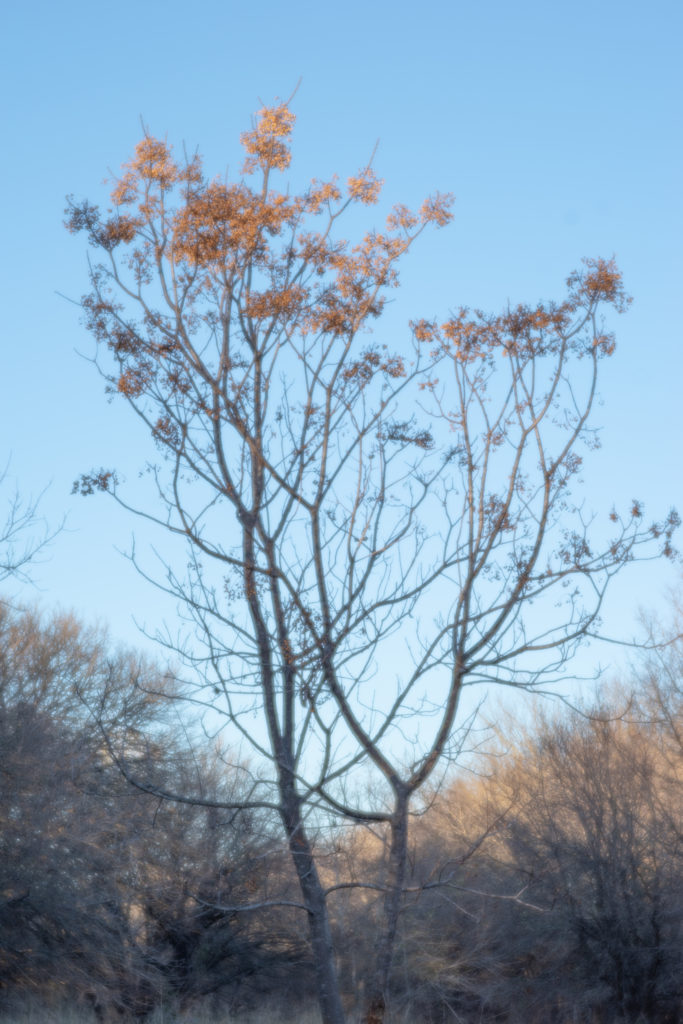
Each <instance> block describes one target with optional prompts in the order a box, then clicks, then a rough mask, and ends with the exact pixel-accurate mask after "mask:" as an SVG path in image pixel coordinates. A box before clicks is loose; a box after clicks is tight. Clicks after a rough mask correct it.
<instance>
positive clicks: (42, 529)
mask: <svg viewBox="0 0 683 1024" xmlns="http://www.w3.org/2000/svg"><path fill="white" fill-rule="evenodd" d="M8 470H9V467H8V466H5V468H4V470H3V471H2V472H0V488H2V487H6V486H7V484H8V476H9V472H8ZM39 504H40V496H39V497H38V498H28V499H26V500H23V499H22V497H21V495H20V494H19V492H18V491H17V490H14V491H13V492H12V493H10V494H9V496H8V497H7V502H6V506H5V507H6V512H5V518H4V521H3V522H2V523H0V583H4V582H5V581H6V580H8V579H9V578H10V577H14V578H19V579H21V580H24V581H25V580H26V579H28V575H27V571H28V566H29V563H31V562H34V561H35V560H36V558H38V557H39V556H40V554H41V552H42V551H44V550H45V548H46V547H47V546H48V545H49V544H50V542H51V541H52V540H54V537H55V536H56V534H57V533H58V532H59V529H58V530H56V531H51V530H50V529H49V527H48V526H47V525H46V524H45V521H44V520H43V518H42V516H41V515H40V513H39Z"/></svg>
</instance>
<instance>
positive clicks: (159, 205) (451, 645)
mask: <svg viewBox="0 0 683 1024" xmlns="http://www.w3.org/2000/svg"><path fill="white" fill-rule="evenodd" d="M293 122H294V117H293V115H292V113H291V111H290V110H289V108H288V106H287V105H286V104H279V105H276V106H274V107H271V108H265V109H263V110H261V111H260V112H259V114H258V116H257V118H256V120H255V122H254V125H253V128H252V130H251V131H248V132H246V133H245V134H244V135H243V136H242V141H243V144H244V146H245V148H246V154H247V155H246V161H245V165H244V168H243V174H244V177H243V178H242V180H240V181H238V182H235V183H223V182H220V181H218V180H208V179H207V178H206V177H205V176H204V173H203V170H202V165H201V161H200V159H199V157H198V156H194V157H192V158H190V159H187V160H185V161H184V162H182V161H181V162H178V161H176V160H174V158H173V156H172V153H171V150H170V148H169V147H168V146H167V145H166V144H165V143H164V142H161V141H159V140H157V139H155V138H152V137H151V136H146V137H145V138H143V140H142V141H141V142H140V144H139V145H138V147H137V149H136V153H135V156H134V158H133V160H132V161H131V162H130V163H129V164H128V165H126V167H125V168H124V171H123V174H122V176H121V178H120V180H119V181H118V183H117V184H116V186H115V188H114V190H113V193H112V198H113V204H114V205H113V208H112V209H110V210H109V211H108V212H107V213H106V214H102V215H101V214H100V212H99V211H98V209H97V208H96V207H93V206H91V205H90V204H88V203H87V202H82V203H76V202H71V203H70V208H69V214H68V226H69V227H70V229H71V230H72V231H81V230H83V231H85V232H86V234H87V236H88V238H89V242H90V244H91V246H92V247H93V248H94V249H95V250H97V251H99V253H100V255H101V257H102V259H101V262H97V263H94V264H93V266H92V270H91V283H92V291H91V293H90V294H89V295H88V296H86V297H85V298H84V299H83V309H84V312H85V318H86V324H87V326H88V328H89V329H90V330H91V331H92V332H93V333H94V335H95V337H96V339H97V341H98V342H99V343H100V344H101V345H102V346H103V347H104V348H106V349H108V353H109V356H108V359H107V360H105V361H103V362H102V364H101V369H102V373H103V374H104V376H105V377H106V379H107V382H108V387H109V389H110V391H111V392H112V393H114V394H117V395H120V396H122V397H123V398H125V399H126V400H127V401H128V403H129V404H130V406H131V407H132V408H133V410H134V411H135V412H136V413H137V415H138V416H139V417H140V420H141V422H142V424H143V426H144V427H145V428H146V430H148V431H149V432H150V433H151V435H152V437H153V438H154V440H155V442H156V444H157V445H158V448H159V450H160V452H161V455H162V458H161V460H160V462H159V464H155V465H152V466H150V467H149V468H150V471H151V476H152V480H153V483H154V485H155V488H156V490H155V497H154V499H153V502H155V504H150V505H148V506H145V507H141V508H139V509H137V511H138V512H139V513H140V514H142V515H144V516H145V517H146V518H147V519H151V520H152V521H154V522H156V523H157V524H159V525H160V526H161V527H163V529H164V530H167V531H169V532H170V533H171V534H172V535H174V536H176V537H181V538H184V539H185V540H186V541H187V543H188V551H189V566H188V570H187V573H185V571H184V568H183V569H182V571H181V569H179V568H178V567H177V566H176V565H175V564H169V565H167V567H166V569H165V571H164V574H163V576H162V578H161V579H159V580H158V583H159V585H160V586H162V587H163V588H164V589H165V590H167V591H168V592H170V593H171V594H173V595H175V596H176V597H178V598H179V600H180V603H181V606H182V608H183V610H184V614H185V615H186V616H187V618H188V620H189V622H190V624H191V625H192V627H194V628H193V632H192V638H191V641H188V643H187V644H186V645H184V646H183V653H184V655H185V657H186V659H187V661H188V663H189V664H190V665H193V666H194V667H195V669H196V670H197V674H196V684H195V687H194V690H193V691H192V693H191V694H190V696H191V699H192V700H194V701H195V702H196V703H197V705H198V706H200V707H201V706H203V707H205V708H206V709H207V710H210V712H211V714H212V715H213V714H216V713H218V714H219V715H222V716H223V718H224V721H225V723H226V725H229V726H230V727H231V729H232V730H233V735H234V736H236V737H237V738H238V739H239V740H240V741H241V742H243V743H245V744H249V745H251V746H252V748H253V749H254V751H255V752H256V754H257V755H258V756H259V757H260V758H261V759H263V760H264V761H266V762H269V763H270V765H271V770H270V774H264V775H263V776H262V779H261V781H260V785H259V787H258V789H257V790H256V791H255V792H254V794H253V803H254V804H255V805H261V806H264V807H269V808H274V809H276V810H277V813H278V814H279V816H280V819H281V822H282V826H283V829H284V832H285V834H286V837H287V841H288V844H289V850H290V853H291V857H292V861H293V864H294V866H295V868H296V872H297V876H298V879H299V884H300V889H301V899H300V906H301V908H302V910H303V911H304V912H305V913H306V914H307V917H308V922H309V930H310V940H311V945H312V950H313V957H314V961H315V964H316V970H317V977H318V991H319V999H320V1005H321V1010H322V1016H323V1020H324V1022H325V1024H339V1022H341V1021H342V1020H343V1019H344V1013H343V1010H342V1004H341V999H340V993H339V984H338V978H337V976H336V972H335V960H334V952H333V944H332V937H331V932H330V924H329V914H328V906H327V904H328V899H334V898H335V894H336V893H337V892H338V888H337V887H336V886H333V887H327V888H326V885H325V882H324V880H323V878H322V877H321V873H320V870H319V864H318V862H317V858H316V829H318V828H319V827H321V826H322V824H323V823H324V822H325V821H326V820H334V819H338V818H340V817H341V818H346V819H351V820H355V821H366V822H376V823H378V824H380V825H382V826H383V827H385V828H386V830H387V832H388V834H389V836H390V839H389V851H388V858H387V861H386V870H385V874H384V877H383V879H382V880H381V886H382V888H383V891H384V893H385V896H384V916H383V924H382V925H381V928H380V929H379V931H378V934H377V937H376V949H375V964H376V966H375V969H374V972H373V979H372V981H371V983H370V985H369V990H368V993H367V1006H366V1010H365V1019H366V1021H367V1022H375V1024H376V1022H379V1021H382V1020H383V1019H384V1013H385V1003H386V992H387V987H388V981H389V976H390V971H391V963H392V956H393V949H394V943H395V937H396V928H397V921H398V917H399V914H400V911H401V906H402V894H403V889H404V881H405V873H406V856H407V842H408V823H409V814H410V807H411V801H413V799H414V797H415V794H417V793H418V792H419V791H420V789H421V788H422V787H423V786H424V785H425V783H426V782H427V780H428V779H430V777H431V776H432V774H433V772H434V770H435V769H436V767H437V766H438V765H439V764H441V763H443V761H444V759H445V758H448V757H449V756H452V755H453V753H454V752H455V751H456V750H457V748H458V743H459V742H460V739H461V737H459V735H458V729H457V722H456V715H457V712H458V707H459V703H460V699H461V696H462V693H463V688H464V686H465V685H466V684H474V683H480V682H493V683H503V684H509V685H514V686H520V687H526V688H529V689H533V688H535V687H538V686H540V685H548V684H549V683H551V682H552V681H555V680H557V679H558V678H561V677H562V675H563V672H564V669H565V665H566V663H567V661H568V659H569V658H570V657H571V655H572V654H573V653H574V651H575V649H576V647H577V646H578V644H579V643H581V642H582V641H583V640H584V639H585V638H587V637H589V636H591V635H592V634H593V633H595V632H596V631H597V628H598V627H597V623H598V615H599V612H600V608H601V605H602V602H603V598H604V595H605V592H606V590H607V587H608V585H609V583H610V581H611V580H612V578H613V577H614V575H615V573H616V572H618V571H619V570H620V569H621V568H622V567H623V566H624V565H626V563H628V562H629V561H630V560H632V559H633V558H634V557H635V556H636V554H637V552H638V551H639V548H640V546H641V545H643V544H645V545H647V547H646V551H647V552H648V553H653V545H654V547H656V545H657V541H658V540H659V543H660V546H661V548H662V549H663V551H664V552H665V553H667V554H670V553H671V550H672V549H671V535H672V532H673V530H674V528H675V527H676V526H677V524H678V519H677V516H676V515H675V514H674V513H672V514H671V515H670V516H669V518H668V519H667V520H666V522H663V523H660V524H653V525H651V526H647V525H645V523H644V521H643V512H642V508H641V505H640V504H639V503H638V502H634V503H633V505H632V507H631V508H630V509H628V510H626V511H625V512H624V513H623V514H620V513H618V512H617V511H613V512H612V513H611V516H610V519H611V523H610V522H609V521H608V518H607V515H605V517H604V523H599V524H596V523H593V522H592V520H591V519H590V518H589V517H587V515H586V513H585V512H584V511H583V509H582V505H581V504H580V503H576V502H575V501H573V500H572V498H571V484H572V481H573V478H574V477H575V476H576V473H577V472H578V470H579V467H580V465H581V460H582V458H583V454H584V451H585V449H586V446H587V448H588V449H590V448H591V446H592V445H593V444H594V443H595V435H594V433H593V432H592V430H591V426H590V414H591V411H592V408H593V403H594V399H595V394H596V385H597V377H598V371H599V369H600V367H601V366H602V364H603V362H604V361H605V359H606V357H608V356H610V355H611V353H612V351H613V349H614V341H613V338H612V336H611V334H609V333H608V332H607V331H606V329H605V327H604V325H603V323H602V320H601V309H603V308H606V307H612V308H614V309H616V310H617V311H621V310H623V309H624V308H625V306H626V304H627V301H628V300H627V298H626V297H625V295H624V292H623V289H622V285H621V279H620V276H619V273H618V271H617V270H616V267H615V266H614V264H613V263H612V262H611V261H603V260H590V261H587V262H586V263H585V265H584V267H583V269H582V270H581V271H579V272H577V273H575V274H572V276H571V277H570V278H569V280H568V293H567V297H566V298H565V299H564V300H563V301H562V302H561V303H559V304H554V303H551V304H547V305H543V304H539V305H538V306H536V307H533V308H530V307H527V306H518V307H515V308H513V309H509V310H507V311H506V312H504V313H503V314H502V315H500V316H485V315H483V314H479V313H474V314H470V313H469V312H468V311H467V310H460V311H459V312H457V313H456V314H454V315H453V316H451V317H449V318H448V319H447V320H445V321H444V322H442V323H438V322H437V321H435V320H426V319H420V320H417V321H415V322H413V323H412V325H411V332H410V335H409V337H408V339H407V341H406V343H405V345H403V346H400V347H399V348H398V349H397V350H396V351H393V350H390V349H389V348H387V347H386V346H382V345H379V344H375V343H374V342H372V340H371V339H369V338H368V337H367V332H368V331H369V329H370V326H371V325H372V324H373V323H374V321H375V320H376V319H377V318H378V317H379V316H380V314H381V313H382V310H383V307H384V303H385V301H386V294H387V292H388V291H389V290H390V289H391V288H393V287H395V286H396V285H397V283H398V271H397V265H398V262H399V260H400V259H401V257H403V256H404V255H405V254H406V253H407V252H408V250H409V249H410V248H411V247H412V245H413V243H414V242H415V241H416V239H417V237H418V236H419V235H420V234H421V232H422V231H423V229H424V228H425V227H427V226H428V225H435V226H437V227H438V226H442V225H444V224H446V223H447V222H448V220H449V219H450V213H449V208H450V198H449V197H448V196H440V195H436V196H435V197H433V198H431V199H428V200H426V201H425V203H424V204H423V205H422V207H421V209H420V210H419V211H418V212H417V213H412V212H411V211H410V210H408V209H407V208H406V207H404V206H398V207H396V208H394V209H393V210H392V211H391V212H390V214H389V216H388V218H387V221H386V225H385V227H384V228H383V229H382V230H370V231H369V232H368V233H367V234H366V235H364V237H363V238H362V239H361V240H360V241H359V243H358V244H357V245H353V246H351V245H349V244H348V243H346V242H344V241H342V240H340V239H339V238H338V237H337V234H336V231H337V225H338V221H339V219H340V218H341V216H342V215H343V214H344V213H345V212H346V211H347V210H348V208H349V207H350V206H352V205H354V204H372V203H374V202H376V201H377V199H378V195H379V192H380V185H381V182H380V181H378V179H377V178H376V176H375V174H374V172H373V170H372V168H371V167H370V166H366V167H364V168H363V169H362V170H361V171H360V172H359V173H358V174H356V175H354V176H352V177H350V178H349V179H348V181H347V183H346V188H345V189H342V187H341V186H340V185H339V184H338V183H337V181H336V180H333V181H330V182H318V181H314V183H313V184H312V185H311V186H310V187H309V188H308V189H307V190H306V191H305V192H303V193H302V194H300V195H293V194H291V193H290V192H289V191H286V190H285V191H277V190H276V189H275V188H274V187H273V180H274V178H275V176H276V174H277V173H278V172H283V171H285V170H286V169H287V167H288V166H289V163H290V150H289V136H290V133H291V130H292V126H293ZM75 487H76V489H80V490H81V491H82V492H83V493H92V492H94V491H97V490H102V491H107V492H109V493H110V494H112V495H113V496H114V497H115V498H116V500H118V501H119V502H121V504H123V505H125V506H126V507H130V505H129V503H128V501H127V499H126V498H125V497H124V495H123V492H122V490H121V488H120V487H119V485H118V482H117V477H116V474H115V472H114V471H113V470H105V469H103V470H99V471H95V472H92V473H89V474H87V475H85V476H83V477H82V478H81V480H80V481H79V482H77V484H76V485H75ZM167 642H169V643H170V640H168V641H167ZM361 778H363V779H369V783H368V785H367V789H366V792H367V796H366V797H365V798H363V799H361V797H360V796H358V795H357V794H358V793H359V792H360V779H361ZM174 795H175V796H176V797H179V796H181V794H174ZM183 798H184V799H193V798H194V795H193V794H185V795H184V797H183Z"/></svg>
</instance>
